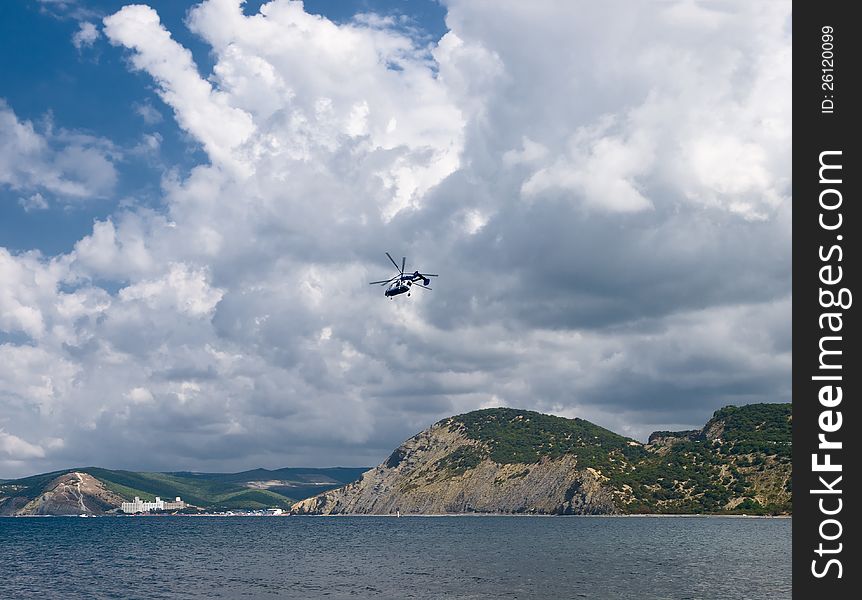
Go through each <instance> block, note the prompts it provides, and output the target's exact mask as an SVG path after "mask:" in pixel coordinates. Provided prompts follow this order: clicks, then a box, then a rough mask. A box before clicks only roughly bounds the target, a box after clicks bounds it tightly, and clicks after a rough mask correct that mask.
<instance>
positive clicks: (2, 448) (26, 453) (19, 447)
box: [0, 429, 45, 461]
mask: <svg viewBox="0 0 862 600" xmlns="http://www.w3.org/2000/svg"><path fill="white" fill-rule="evenodd" d="M0 456H3V458H4V459H5V460H16V461H17V460H26V459H29V458H42V457H44V456H45V450H43V449H42V447H41V446H37V445H36V444H31V443H30V442H28V441H26V440H22V439H21V438H19V437H18V436H17V435H12V434H10V433H6V432H5V431H3V430H2V429H0Z"/></svg>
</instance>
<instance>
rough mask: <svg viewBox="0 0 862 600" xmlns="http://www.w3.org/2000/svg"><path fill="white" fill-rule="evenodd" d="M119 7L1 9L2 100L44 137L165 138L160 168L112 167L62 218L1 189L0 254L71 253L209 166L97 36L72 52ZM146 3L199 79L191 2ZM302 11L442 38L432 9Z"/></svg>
mask: <svg viewBox="0 0 862 600" xmlns="http://www.w3.org/2000/svg"><path fill="white" fill-rule="evenodd" d="M124 4H126V3H125V2H118V1H106V0H102V1H96V0H92V1H90V0H87V1H71V2H67V3H66V2H62V3H52V2H42V1H40V0H21V1H17V0H16V1H13V2H6V3H4V4H3V7H2V9H0V10H2V14H3V18H2V20H0V72H2V73H3V78H2V80H0V98H2V99H5V101H6V102H7V103H8V104H9V106H10V107H11V108H12V109H13V110H14V111H15V113H16V114H17V115H18V118H19V119H26V120H29V121H32V122H33V123H34V124H35V125H36V127H37V128H39V129H42V130H44V128H45V127H46V123H47V121H50V122H51V123H52V125H53V127H55V128H58V129H60V128H63V129H69V130H73V131H76V132H81V133H86V134H89V135H94V136H97V137H100V138H104V139H107V140H110V141H111V142H113V143H114V144H117V145H118V146H120V147H122V148H127V149H128V148H132V147H134V146H135V145H136V144H138V143H139V142H140V139H141V136H142V135H144V134H152V133H158V134H159V135H160V136H162V143H161V146H160V152H159V156H158V161H155V160H153V157H148V158H146V159H144V158H140V157H136V156H130V155H126V156H125V157H124V159H123V160H121V161H119V162H118V163H117V164H116V167H117V170H118V172H119V180H118V182H117V185H116V187H115V188H114V192H113V193H112V194H111V195H110V197H106V198H98V199H88V200H87V201H86V202H81V203H76V204H65V203H62V202H61V204H62V209H61V210H31V211H25V210H24V208H23V207H22V206H21V204H19V202H18V200H19V198H20V195H21V194H20V192H18V191H15V190H13V189H10V188H9V187H8V186H0V245H3V246H5V247H7V248H9V249H13V250H17V251H22V250H30V249H38V250H41V251H42V252H44V253H46V254H57V253H60V252H68V251H69V250H71V248H72V246H73V244H74V243H75V242H76V241H78V240H79V239H80V238H81V237H83V236H84V235H86V234H87V233H88V232H89V231H90V229H91V228H92V224H93V220H94V219H104V218H105V217H107V216H109V215H110V214H112V213H113V212H114V211H116V210H117V208H118V206H119V205H120V203H121V202H122V201H123V200H124V199H125V200H126V202H128V199H130V198H131V199H133V201H134V203H135V204H138V205H148V206H152V207H154V208H156V209H158V206H159V203H160V200H159V193H158V187H159V181H160V178H161V175H162V172H163V169H164V165H165V164H169V165H171V168H174V169H178V170H179V171H180V172H185V171H187V170H188V169H189V168H191V167H192V166H194V165H195V164H199V163H201V162H204V161H206V156H205V154H203V153H202V152H201V149H200V144H199V143H198V142H197V141H195V140H193V139H190V138H189V137H188V136H186V135H184V134H183V132H182V130H180V129H179V128H178V127H177V124H176V122H175V121H174V120H173V119H172V118H171V111H170V109H169V108H167V107H165V105H164V103H163V102H162V101H161V100H160V99H159V97H158V96H157V94H155V93H154V92H153V86H152V82H151V80H149V78H148V77H147V76H146V75H145V74H143V73H141V72H131V71H130V70H129V69H128V68H127V61H126V57H125V55H124V53H123V52H122V51H120V50H119V49H117V48H115V47H112V46H111V45H110V44H109V43H108V41H107V40H105V38H104V37H100V38H99V39H98V40H96V41H95V43H94V44H93V45H91V46H83V47H82V48H80V49H76V48H75V47H74V45H73V41H72V38H73V36H74V35H75V33H76V32H77V31H78V30H79V28H80V23H81V22H92V23H98V21H99V20H100V19H101V18H102V17H104V16H106V15H108V14H110V13H112V12H114V11H116V10H117V9H118V8H120V7H122V6H123V5H124ZM148 4H149V5H150V6H152V7H153V8H154V9H156V10H157V11H158V13H159V17H160V18H161V21H162V23H163V24H164V25H165V26H166V27H167V29H168V30H169V31H171V34H172V36H173V37H174V39H176V40H177V41H178V42H180V43H181V44H182V45H183V46H184V47H185V48H187V49H188V50H190V51H191V52H192V54H193V56H194V60H195V63H196V64H197V66H198V68H199V70H200V71H201V73H204V74H206V73H209V72H210V71H211V69H212V65H213V61H212V57H211V55H210V53H209V50H208V48H207V46H206V45H205V44H204V43H202V41H201V40H200V39H199V38H198V37H197V36H195V35H194V34H192V33H190V32H189V31H188V29H187V28H186V27H185V26H184V19H185V16H186V13H187V11H188V9H189V8H190V6H191V5H192V4H193V3H192V2H182V1H175V0H156V1H153V2H148ZM261 4H263V1H262V0H251V1H248V2H246V3H245V6H244V11H245V13H246V14H254V13H256V12H257V11H258V10H259V8H260V5H261ZM305 8H306V10H307V11H308V12H310V13H314V14H320V15H324V16H326V17H327V18H329V19H331V20H333V21H336V22H348V21H350V19H351V18H352V17H353V16H354V15H355V14H357V13H363V12H374V13H378V14H381V15H398V16H403V17H407V18H408V19H409V20H408V21H407V22H408V23H409V24H410V25H411V26H413V27H416V28H417V29H418V31H415V32H413V35H416V36H417V37H420V38H421V37H422V36H427V41H428V42H432V41H436V40H438V39H439V38H440V37H441V36H442V35H443V34H444V33H445V31H446V29H445V23H444V21H443V19H444V16H445V10H444V9H443V7H442V6H441V5H440V4H438V3H437V2H434V1H433V0H427V1H426V0H421V1H413V2H407V1H406V0H381V1H374V2H369V1H367V0H363V1H361V2H340V1H334V0H316V1H315V0H312V1H307V2H305ZM142 105H143V106H148V107H151V108H152V109H153V110H154V111H156V112H155V114H157V115H159V117H160V121H159V122H158V123H153V124H149V123H147V122H145V120H144V119H143V118H141V116H140V115H138V114H137V113H136V112H135V107H136V106H142ZM156 163H157V164H156ZM48 201H49V202H50V201H51V200H50V199H48Z"/></svg>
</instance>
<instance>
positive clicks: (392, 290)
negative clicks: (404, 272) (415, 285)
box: [383, 281, 410, 296]
mask: <svg viewBox="0 0 862 600" xmlns="http://www.w3.org/2000/svg"><path fill="white" fill-rule="evenodd" d="M409 291H410V286H409V285H407V284H406V283H402V282H400V281H396V282H395V283H394V284H393V285H391V286H389V288H388V289H387V290H386V291H385V292H383V293H384V294H385V295H387V296H397V295H398V294H404V293H406V292H409Z"/></svg>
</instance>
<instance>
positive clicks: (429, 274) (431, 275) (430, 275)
mask: <svg viewBox="0 0 862 600" xmlns="http://www.w3.org/2000/svg"><path fill="white" fill-rule="evenodd" d="M419 274H420V275H421V276H422V277H440V276H439V275H435V274H433V273H419Z"/></svg>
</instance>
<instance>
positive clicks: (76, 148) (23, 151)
mask: <svg viewBox="0 0 862 600" xmlns="http://www.w3.org/2000/svg"><path fill="white" fill-rule="evenodd" d="M111 148H112V145H111V144H110V143H109V142H107V141H105V140H101V139H98V138H94V137H92V136H87V135H82V134H75V133H70V132H68V131H59V132H55V131H53V129H49V130H48V131H47V132H45V133H40V132H39V131H37V130H36V127H35V126H34V125H33V123H32V122H30V121H26V120H25V121H21V120H19V119H18V117H17V115H16V114H15V112H14V111H13V110H12V108H11V107H9V105H8V104H7V103H6V101H5V100H3V99H0V185H5V186H9V187H10V188H11V189H13V190H16V191H22V192H33V193H35V194H40V192H43V191H44V192H50V193H52V194H56V195H57V196H59V197H61V198H63V199H66V200H75V199H85V198H98V197H105V196H106V195H107V194H109V193H110V192H111V191H112V190H113V188H114V185H115V184H116V181H117V172H116V169H115V168H114V164H113V160H112V159H113V157H112V153H111ZM30 198H32V195H31V196H30ZM40 204H41V203H39V202H38V201H37V202H35V204H34V203H32V202H31V203H30V205H31V206H33V207H38V206H39V205H40Z"/></svg>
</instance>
